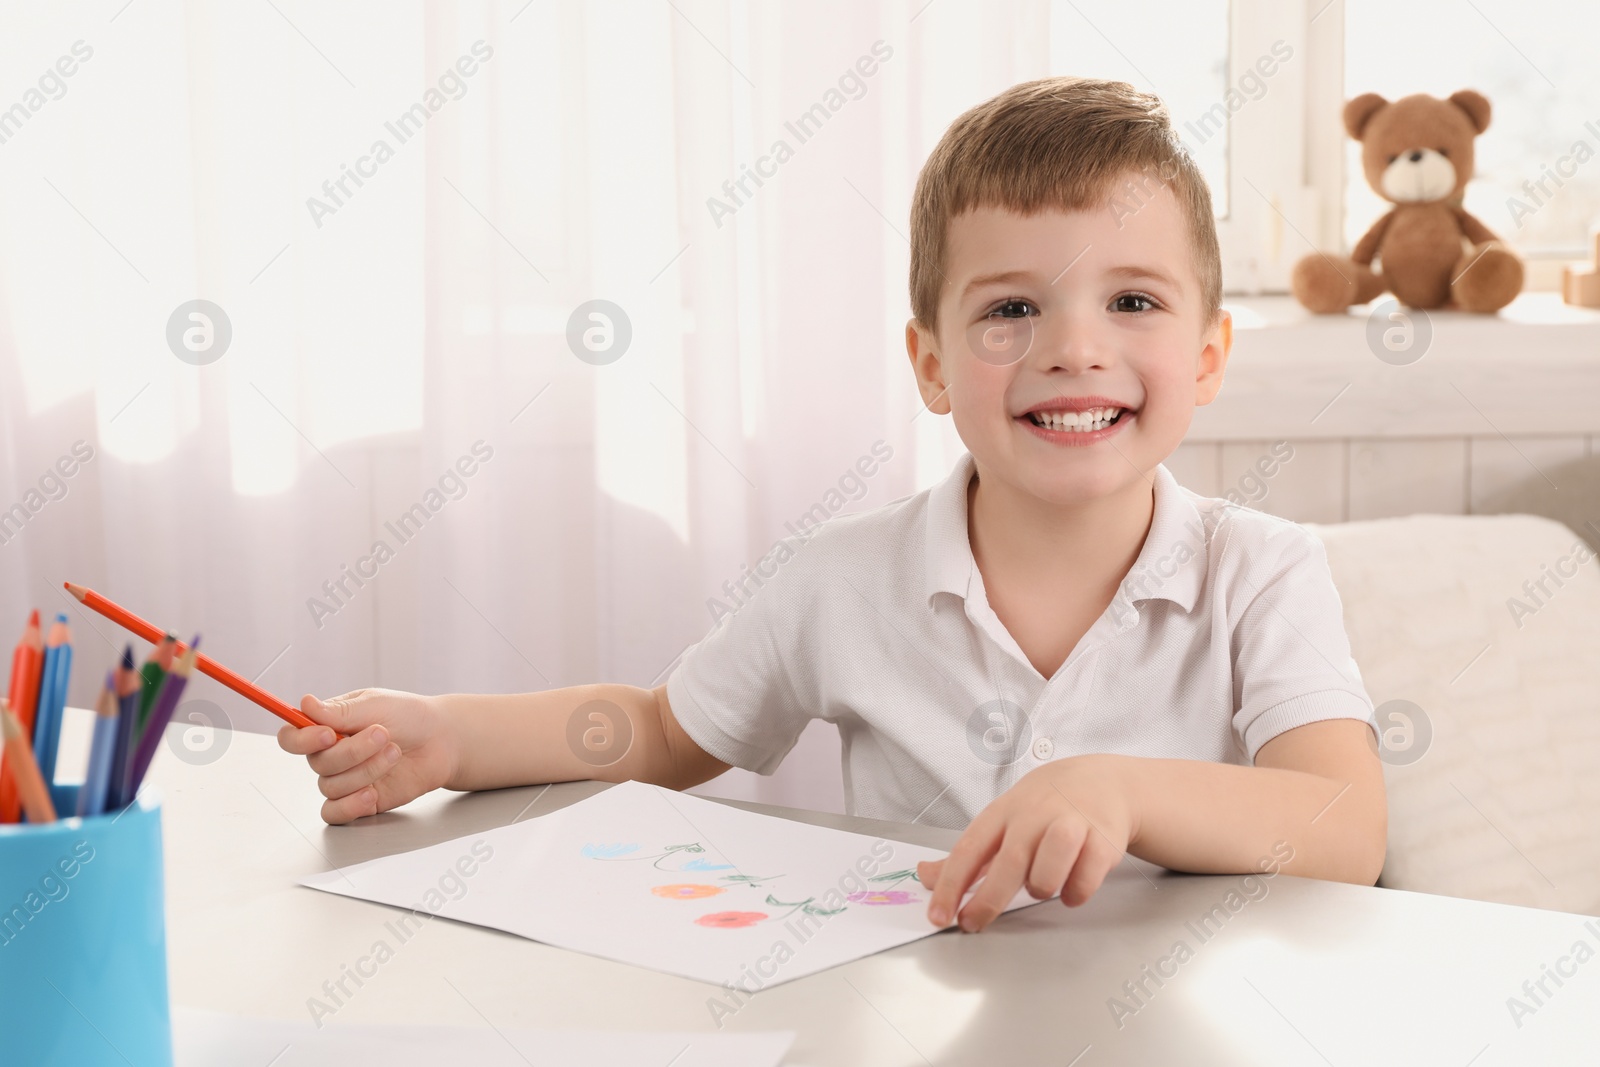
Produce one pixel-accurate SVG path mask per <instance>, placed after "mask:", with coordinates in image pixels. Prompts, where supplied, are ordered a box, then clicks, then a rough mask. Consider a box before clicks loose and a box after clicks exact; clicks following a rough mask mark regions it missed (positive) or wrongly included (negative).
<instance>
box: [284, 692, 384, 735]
mask: <svg viewBox="0 0 1600 1067" xmlns="http://www.w3.org/2000/svg"><path fill="white" fill-rule="evenodd" d="M376 696H377V694H376V693H374V692H373V691H372V690H370V689H357V690H355V691H354V692H350V693H344V694H341V695H339V696H336V697H329V698H328V699H327V700H319V699H318V698H316V697H314V696H312V695H311V694H310V693H307V694H306V695H305V696H303V697H301V698H300V710H301V711H303V712H305V713H306V714H307V715H308V716H310V717H311V719H312V721H314V722H320V723H323V724H325V725H327V726H331V727H333V728H334V729H335V730H338V731H339V732H340V733H341V734H345V735H346V736H348V735H350V734H353V733H355V732H356V731H357V730H359V729H361V728H362V727H363V726H370V725H371V724H372V723H374V722H377V721H378V719H377V715H378V708H379V707H381V705H382V701H380V700H377V699H375V698H376Z"/></svg>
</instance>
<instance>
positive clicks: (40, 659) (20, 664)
mask: <svg viewBox="0 0 1600 1067" xmlns="http://www.w3.org/2000/svg"><path fill="white" fill-rule="evenodd" d="M43 667H44V642H43V641H42V640H41V639H40V637H39V612H38V610H37V609H35V610H34V612H33V614H32V615H31V616H29V617H28V625H27V627H26V628H24V629H23V631H22V640H21V641H19V642H17V649H16V651H15V652H14V653H13V654H12V656H11V696H10V704H11V708H12V713H13V714H14V715H16V717H17V724H18V725H19V726H21V727H22V732H23V736H24V737H32V736H33V719H34V712H35V710H36V709H37V708H38V704H39V672H40V671H41V670H42V669H43ZM15 773H16V772H15V771H13V770H12V769H11V761H10V760H7V761H5V763H4V765H3V766H0V822H16V821H17V820H18V819H20V818H21V817H22V805H21V798H20V797H19V796H18V795H17V783H16V780H15V778H13V777H12V776H13V775H14V774H15Z"/></svg>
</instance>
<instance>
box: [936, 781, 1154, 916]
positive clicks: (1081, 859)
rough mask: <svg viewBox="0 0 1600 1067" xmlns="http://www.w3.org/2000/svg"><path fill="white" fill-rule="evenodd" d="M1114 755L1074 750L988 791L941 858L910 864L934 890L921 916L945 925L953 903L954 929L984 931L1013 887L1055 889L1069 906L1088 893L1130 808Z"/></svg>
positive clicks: (1043, 895)
mask: <svg viewBox="0 0 1600 1067" xmlns="http://www.w3.org/2000/svg"><path fill="white" fill-rule="evenodd" d="M1115 767H1116V761H1115V757H1110V758H1107V757H1102V756H1073V757H1069V758H1066V759H1059V760H1056V761H1055V762H1053V763H1048V764H1046V765H1044V766H1043V767H1040V768H1038V769H1036V770H1033V771H1030V772H1028V774H1027V775H1026V776H1025V777H1024V778H1023V779H1022V780H1021V781H1020V782H1018V783H1017V784H1016V785H1015V786H1013V787H1012V788H1011V789H1010V790H1008V791H1007V792H1006V793H1005V794H1004V795H1002V796H1001V797H999V798H998V799H996V800H995V801H994V802H993V803H991V804H990V805H989V806H988V807H986V808H984V809H983V811H981V812H979V813H978V817H977V818H976V819H973V820H972V823H971V824H970V825H969V826H968V827H967V829H966V831H965V832H964V833H962V835H961V837H960V839H959V840H958V841H957V842H956V847H955V848H953V849H951V850H950V855H948V856H946V857H945V858H944V859H942V860H933V861H930V862H924V863H920V864H918V865H917V876H918V878H920V879H921V880H922V884H923V885H924V886H926V887H928V888H929V889H932V890H933V900H932V901H931V902H930V903H929V905H928V919H929V920H930V921H931V922H932V923H933V924H934V925H935V926H945V925H948V924H949V923H950V921H951V920H952V918H955V917H957V915H956V908H957V905H959V904H960V902H961V898H962V896H964V895H965V894H966V891H967V889H968V887H969V886H971V885H972V883H973V882H975V881H977V879H979V878H982V879H983V880H982V881H981V882H980V883H979V884H978V887H977V890H976V891H975V892H974V893H973V895H972V899H971V900H969V901H967V904H966V906H965V907H963V908H961V910H960V914H959V920H960V923H961V928H962V929H963V930H967V931H977V930H982V929H983V928H984V927H985V926H987V925H989V923H990V922H991V921H993V920H994V918H995V916H997V915H999V914H1000V913H1001V912H1002V911H1003V910H1004V909H1005V907H1006V905H1008V904H1010V903H1011V898H1012V897H1014V896H1016V893H1017V890H1018V889H1020V888H1022V887H1023V886H1024V885H1025V886H1027V889H1028V892H1029V894H1030V895H1032V896H1033V897H1035V898H1036V899H1039V900H1045V899H1047V898H1049V897H1052V896H1054V895H1055V894H1057V893H1060V894H1061V902H1062V903H1063V904H1066V905H1068V906H1071V907H1076V906H1077V905H1079V904H1082V903H1083V902H1084V901H1086V900H1088V899H1089V898H1090V897H1091V896H1093V895H1094V893H1095V890H1097V889H1099V888H1100V883H1101V882H1102V881H1104V880H1105V876H1106V873H1107V872H1109V871H1110V870H1111V868H1112V867H1115V866H1116V865H1117V863H1118V862H1119V861H1120V860H1121V859H1122V856H1123V853H1125V852H1126V851H1127V849H1128V841H1129V840H1130V838H1131V837H1132V834H1133V829H1132V827H1133V823H1134V814H1133V811H1132V804H1131V802H1130V798H1129V797H1128V795H1127V792H1126V789H1125V787H1124V785H1123V783H1122V782H1121V781H1120V780H1119V779H1118V777H1117V775H1116V773H1115Z"/></svg>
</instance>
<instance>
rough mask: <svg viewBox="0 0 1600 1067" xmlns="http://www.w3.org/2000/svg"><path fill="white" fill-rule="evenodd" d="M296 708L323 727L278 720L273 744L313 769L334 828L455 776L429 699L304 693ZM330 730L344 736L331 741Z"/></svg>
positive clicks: (361, 692)
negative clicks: (322, 696) (279, 724)
mask: <svg viewBox="0 0 1600 1067" xmlns="http://www.w3.org/2000/svg"><path fill="white" fill-rule="evenodd" d="M300 710H301V711H303V712H305V713H306V714H307V715H309V716H310V717H311V718H312V720H313V721H315V722H318V723H321V724H323V725H319V726H307V727H304V728H296V727H294V726H289V725H285V726H284V727H283V728H282V729H280V730H279V731H278V744H279V746H280V747H282V748H283V749H284V751H286V752H293V753H294V754H296V755H300V756H305V757H306V762H307V763H309V764H310V765H311V769H312V770H313V771H316V772H317V788H318V789H320V790H322V795H323V796H325V797H327V798H328V799H327V801H326V802H325V803H324V804H323V805H322V819H323V821H324V822H327V823H332V824H335V825H337V824H339V823H347V822H349V821H350V820H352V819H359V818H361V817H362V816H364V815H376V814H377V813H378V812H380V811H388V810H389V809H390V808H397V807H399V806H400V805H401V804H405V803H407V802H409V801H412V800H415V799H416V798H417V797H419V796H421V795H422V794H424V793H426V792H429V791H430V790H433V789H437V788H439V787H440V786H442V785H444V784H445V783H447V782H448V781H449V780H450V778H451V776H452V775H453V774H454V773H455V768H456V762H457V753H456V742H455V735H454V733H453V732H452V731H451V730H450V729H449V723H448V722H447V720H446V718H445V715H444V714H443V712H442V711H440V709H439V707H438V705H437V703H436V702H434V701H433V700H431V699H429V698H428V697H423V696H417V695H416V694H415V693H401V692H396V691H394V690H390V689H358V690H356V691H355V692H353V693H346V694H344V695H343V696H337V697H334V698H333V699H332V700H318V699H317V698H316V697H314V696H310V695H307V696H305V697H302V698H301V700H300ZM329 727H332V729H329ZM334 730H337V731H338V732H339V733H342V734H344V735H345V736H344V738H343V740H340V741H337V742H335V739H334Z"/></svg>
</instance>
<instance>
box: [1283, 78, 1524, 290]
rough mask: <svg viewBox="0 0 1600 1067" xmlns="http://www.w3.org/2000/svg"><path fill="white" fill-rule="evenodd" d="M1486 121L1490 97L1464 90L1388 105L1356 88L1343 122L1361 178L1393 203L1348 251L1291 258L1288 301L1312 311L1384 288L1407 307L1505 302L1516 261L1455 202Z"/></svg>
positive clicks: (1518, 279) (1517, 280) (1514, 283)
mask: <svg viewBox="0 0 1600 1067" xmlns="http://www.w3.org/2000/svg"><path fill="white" fill-rule="evenodd" d="M1488 126H1489V101H1488V99H1486V98H1485V97H1484V96H1483V95H1482V94H1481V93H1477V92H1474V91H1473V90H1471V89H1463V90H1461V91H1460V92H1457V93H1451V94H1450V98H1449V99H1447V100H1441V99H1439V98H1438V97H1436V96H1429V95H1427V94H1426V93H1417V94H1416V95H1413V96H1406V97H1401V98H1400V99H1399V100H1396V101H1394V102H1393V103H1390V102H1389V101H1388V100H1385V99H1384V98H1383V97H1382V96H1379V95H1378V94H1377V93H1363V94H1362V95H1360V96H1358V97H1356V98H1354V99H1353V100H1351V101H1350V102H1349V103H1347V104H1345V107H1344V128H1345V130H1346V131H1347V132H1348V133H1349V134H1350V136H1351V137H1352V138H1354V139H1355V140H1357V141H1359V142H1361V165H1362V170H1363V171H1364V172H1365V173H1366V178H1367V184H1369V185H1370V186H1372V188H1373V190H1374V191H1375V192H1377V193H1378V195H1379V196H1382V197H1383V198H1384V199H1385V200H1388V201H1390V202H1391V203H1392V204H1394V207H1393V208H1391V209H1390V210H1389V212H1388V213H1387V214H1385V215H1384V216H1383V217H1382V218H1380V219H1379V220H1378V221H1377V222H1375V223H1373V224H1372V228H1371V229H1369V230H1368V231H1367V232H1366V234H1365V235H1364V236H1362V238H1361V240H1360V241H1358V242H1356V247H1355V249H1354V251H1352V252H1351V254H1350V255H1349V256H1348V257H1345V256H1337V255H1331V254H1325V253H1321V252H1318V253H1313V254H1312V255H1309V256H1306V257H1304V258H1303V259H1301V260H1300V262H1298V263H1296V264H1295V266H1294V271H1293V273H1292V275H1291V277H1290V283H1289V284H1290V289H1291V291H1292V292H1293V293H1294V295H1295V299H1297V300H1299V301H1300V303H1302V304H1304V305H1305V306H1306V307H1307V308H1309V309H1310V310H1311V311H1314V312H1318V313H1320V314H1328V313H1332V312H1339V311H1343V310H1344V309H1345V308H1347V307H1349V306H1350V305H1352V304H1364V303H1366V302H1367V301H1369V300H1372V299H1373V298H1375V297H1377V296H1378V295H1379V294H1381V293H1384V292H1392V293H1394V295H1395V298H1396V299H1397V300H1399V301H1400V303H1402V304H1405V305H1406V306H1408V307H1413V308H1451V309H1455V310H1461V311H1479V312H1494V311H1498V310H1499V309H1500V308H1503V307H1505V306H1506V305H1507V304H1509V303H1510V302H1511V300H1512V299H1513V298H1514V297H1515V296H1516V295H1517V293H1519V292H1521V290H1522V274H1523V267H1522V260H1521V259H1519V258H1518V257H1517V255H1516V254H1515V253H1514V252H1512V251H1511V250H1510V249H1508V248H1507V247H1506V246H1505V244H1504V243H1503V242H1502V241H1500V240H1499V238H1497V237H1495V235H1494V233H1493V231H1491V230H1490V229H1489V228H1488V227H1487V226H1485V225H1484V224H1483V223H1481V222H1479V221H1478V220H1477V219H1476V218H1474V217H1473V216H1472V215H1470V214H1468V213H1467V211H1466V210H1465V209H1464V208H1462V206H1461V198H1462V197H1461V194H1462V191H1463V190H1464V189H1465V188H1466V187H1467V181H1468V180H1469V179H1470V178H1471V177H1472V162H1473V156H1472V149H1473V141H1474V139H1475V138H1476V137H1477V135H1478V134H1480V133H1482V132H1483V131H1484V130H1485V129H1487V128H1488ZM1374 260H1377V267H1376V268H1374V267H1373V261H1374Z"/></svg>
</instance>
